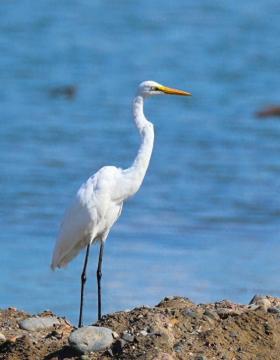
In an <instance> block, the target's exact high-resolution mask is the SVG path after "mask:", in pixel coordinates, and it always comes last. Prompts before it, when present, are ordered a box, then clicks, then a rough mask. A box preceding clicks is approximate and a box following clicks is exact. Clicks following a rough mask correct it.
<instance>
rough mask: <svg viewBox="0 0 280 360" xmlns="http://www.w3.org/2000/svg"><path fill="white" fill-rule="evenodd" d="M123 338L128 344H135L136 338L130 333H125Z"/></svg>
mask: <svg viewBox="0 0 280 360" xmlns="http://www.w3.org/2000/svg"><path fill="white" fill-rule="evenodd" d="M122 338H123V339H124V340H125V341H127V342H133V341H134V338H135V337H134V335H132V334H130V333H124V334H123V336H122Z"/></svg>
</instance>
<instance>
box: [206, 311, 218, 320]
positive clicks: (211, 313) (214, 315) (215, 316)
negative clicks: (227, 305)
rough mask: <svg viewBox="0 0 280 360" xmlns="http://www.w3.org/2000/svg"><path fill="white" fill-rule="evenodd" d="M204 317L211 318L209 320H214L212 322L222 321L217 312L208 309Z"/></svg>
mask: <svg viewBox="0 0 280 360" xmlns="http://www.w3.org/2000/svg"><path fill="white" fill-rule="evenodd" d="M204 315H205V316H207V317H209V318H210V319H212V320H220V317H219V315H218V314H217V312H214V311H212V310H209V309H206V310H205V311H204Z"/></svg>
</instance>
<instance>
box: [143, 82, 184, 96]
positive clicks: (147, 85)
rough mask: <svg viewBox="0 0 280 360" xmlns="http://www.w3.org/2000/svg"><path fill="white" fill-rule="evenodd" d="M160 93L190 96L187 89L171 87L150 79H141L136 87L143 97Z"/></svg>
mask: <svg viewBox="0 0 280 360" xmlns="http://www.w3.org/2000/svg"><path fill="white" fill-rule="evenodd" d="M162 94H169V95H182V96H191V93H189V92H187V91H183V90H177V89H172V88H170V87H167V86H163V85H161V84H159V83H157V82H155V81H151V80H149V81H143V82H142V83H141V84H140V85H139V87H138V95H141V96H143V97H148V96H153V95H162Z"/></svg>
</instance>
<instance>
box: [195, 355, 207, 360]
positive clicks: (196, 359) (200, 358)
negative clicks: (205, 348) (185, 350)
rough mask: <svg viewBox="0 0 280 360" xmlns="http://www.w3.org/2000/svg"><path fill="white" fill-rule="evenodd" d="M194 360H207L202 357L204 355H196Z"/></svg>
mask: <svg viewBox="0 0 280 360" xmlns="http://www.w3.org/2000/svg"><path fill="white" fill-rule="evenodd" d="M195 360H207V357H206V356H204V355H197V356H196V357H195Z"/></svg>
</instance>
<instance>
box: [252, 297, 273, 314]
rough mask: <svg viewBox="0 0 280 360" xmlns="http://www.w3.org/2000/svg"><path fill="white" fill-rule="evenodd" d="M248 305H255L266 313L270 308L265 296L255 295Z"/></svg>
mask: <svg viewBox="0 0 280 360" xmlns="http://www.w3.org/2000/svg"><path fill="white" fill-rule="evenodd" d="M250 305H257V306H258V307H259V308H261V309H263V310H264V311H267V310H268V308H270V307H271V302H270V301H269V300H268V299H267V298H266V297H265V296H259V295H255V296H254V297H253V299H252V300H251V301H250Z"/></svg>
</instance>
